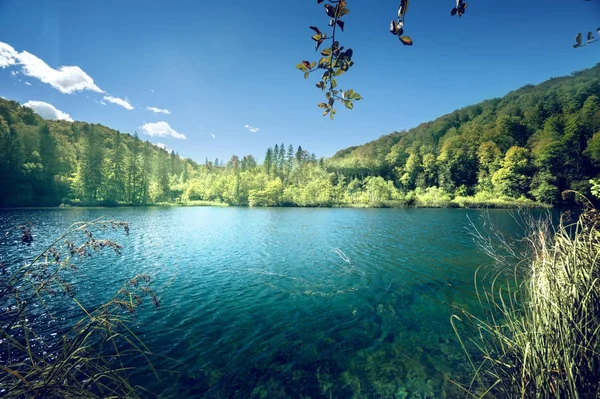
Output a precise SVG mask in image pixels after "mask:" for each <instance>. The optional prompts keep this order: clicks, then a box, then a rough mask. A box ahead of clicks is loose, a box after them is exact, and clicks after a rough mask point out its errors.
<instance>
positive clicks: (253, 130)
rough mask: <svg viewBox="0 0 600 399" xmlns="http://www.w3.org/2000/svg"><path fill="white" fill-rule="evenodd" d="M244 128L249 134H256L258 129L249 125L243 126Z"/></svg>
mask: <svg viewBox="0 0 600 399" xmlns="http://www.w3.org/2000/svg"><path fill="white" fill-rule="evenodd" d="M244 127H245V128H246V129H247V130H248V131H249V132H250V133H256V132H258V131H259V130H260V129H259V128H257V127H253V126H250V125H244Z"/></svg>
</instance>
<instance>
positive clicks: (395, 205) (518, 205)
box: [0, 200, 561, 211]
mask: <svg viewBox="0 0 600 399" xmlns="http://www.w3.org/2000/svg"><path fill="white" fill-rule="evenodd" d="M186 207H216V208H218V207H232V208H254V209H260V208H328V209H554V208H561V207H556V206H553V205H548V204H543V203H539V202H534V201H531V202H529V201H528V202H525V201H512V202H508V201H481V202H476V201H473V202H469V203H465V202H462V201H461V202H456V201H454V200H452V201H449V202H447V203H443V204H410V205H408V204H403V203H400V202H399V201H386V202H384V203H381V204H376V205H370V204H334V205H323V206H301V205H274V206H249V205H229V204H226V203H217V202H215V203H210V204H209V203H195V202H194V203H159V204H146V205H114V206H102V205H89V206H86V205H68V206H64V205H60V206H16V207H5V208H0V211H3V210H7V211H10V210H69V209H80V210H84V209H127V208H186Z"/></svg>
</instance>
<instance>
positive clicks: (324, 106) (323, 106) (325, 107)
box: [317, 103, 329, 109]
mask: <svg viewBox="0 0 600 399" xmlns="http://www.w3.org/2000/svg"><path fill="white" fill-rule="evenodd" d="M317 107H319V108H323V109H327V108H329V107H328V106H327V104H325V103H318V104H317Z"/></svg>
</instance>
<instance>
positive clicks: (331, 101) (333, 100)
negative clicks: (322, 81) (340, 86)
mask: <svg viewBox="0 0 600 399" xmlns="http://www.w3.org/2000/svg"><path fill="white" fill-rule="evenodd" d="M328 94H329V93H328ZM334 102H335V99H334V98H333V97H329V106H330V107H331V106H332V105H333V103H334Z"/></svg>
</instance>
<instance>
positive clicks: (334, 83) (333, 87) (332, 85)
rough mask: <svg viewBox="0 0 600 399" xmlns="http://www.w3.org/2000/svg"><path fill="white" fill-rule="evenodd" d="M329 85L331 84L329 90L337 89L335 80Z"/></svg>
mask: <svg viewBox="0 0 600 399" xmlns="http://www.w3.org/2000/svg"><path fill="white" fill-rule="evenodd" d="M330 83H331V88H332V89H335V88H336V87H337V80H335V79H331V82H330Z"/></svg>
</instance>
